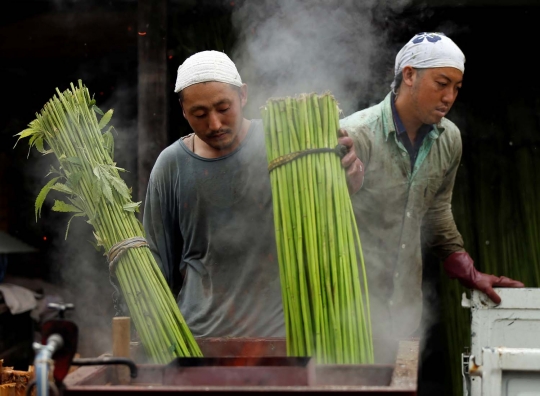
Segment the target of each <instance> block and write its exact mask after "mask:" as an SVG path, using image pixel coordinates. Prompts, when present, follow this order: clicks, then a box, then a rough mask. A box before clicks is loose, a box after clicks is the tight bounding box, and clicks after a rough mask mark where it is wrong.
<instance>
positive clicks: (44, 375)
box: [27, 333, 64, 396]
mask: <svg viewBox="0 0 540 396" xmlns="http://www.w3.org/2000/svg"><path fill="white" fill-rule="evenodd" d="M62 346H64V340H63V339H62V337H61V336H60V335H59V334H56V333H55V334H51V335H50V336H49V338H47V344H46V345H42V344H40V343H38V342H34V344H33V347H34V351H35V352H36V357H35V359H34V369H35V373H36V377H35V381H34V382H35V386H36V391H37V396H49V388H50V387H51V385H54V384H52V383H51V384H49V371H50V368H51V365H52V363H53V362H52V355H54V353H55V352H56V351H57V350H59V349H60V348H62ZM32 385H34V384H32ZM32 387H33V386H28V388H27V394H29V390H30V389H32ZM51 388H52V389H53V392H54V393H57V392H56V391H55V387H54V386H52V387H51Z"/></svg>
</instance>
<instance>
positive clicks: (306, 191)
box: [261, 94, 373, 364]
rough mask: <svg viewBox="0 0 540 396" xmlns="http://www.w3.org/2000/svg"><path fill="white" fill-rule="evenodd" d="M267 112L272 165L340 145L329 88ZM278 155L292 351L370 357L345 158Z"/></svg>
mask: <svg viewBox="0 0 540 396" xmlns="http://www.w3.org/2000/svg"><path fill="white" fill-rule="evenodd" d="M261 113H262V118H263V124H264V129H265V137H266V147H267V157H268V162H269V163H270V164H271V163H272V161H274V160H276V159H279V158H281V159H286V158H287V155H289V154H291V153H295V152H299V151H302V150H310V149H318V148H334V147H336V146H337V144H338V140H337V130H338V128H339V113H338V106H337V103H336V101H335V99H334V97H333V96H332V95H330V94H325V95H321V96H318V95H315V94H310V95H307V94H303V95H299V96H296V97H295V98H290V97H289V98H284V99H269V100H268V101H267V103H266V105H265V106H264V107H263V108H262V109H261ZM283 156H285V157H283ZM282 157H283V158H282ZM289 158H290V156H289ZM277 161H278V162H280V163H281V165H279V166H277V167H276V168H274V169H272V170H271V173H270V179H271V183H272V197H273V206H274V225H275V234H276V241H277V250H278V260H279V265H280V279H281V288H282V297H283V309H284V314H285V324H286V334H287V353H288V354H289V355H292V356H314V357H315V358H316V361H317V362H318V363H338V364H342V363H372V362H373V342H372V334H371V320H370V312H369V298H368V288H367V279H366V273H365V267H364V261H363V256H362V247H361V244H360V237H359V233H358V228H357V225H356V221H355V218H354V214H353V210H352V204H351V199H350V197H349V193H348V189H347V182H346V178H345V172H344V171H343V169H342V167H341V163H340V158H339V157H338V155H336V153H334V152H325V153H309V154H307V155H303V156H300V157H298V158H296V159H294V160H292V161H290V162H286V163H284V162H285V161H281V160H277Z"/></svg>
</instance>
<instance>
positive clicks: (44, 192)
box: [35, 177, 60, 221]
mask: <svg viewBox="0 0 540 396" xmlns="http://www.w3.org/2000/svg"><path fill="white" fill-rule="evenodd" d="M58 179H60V177H53V178H52V179H51V180H49V182H48V183H47V184H45V186H44V187H43V188H42V189H41V191H40V192H39V194H38V196H37V198H36V203H35V209H36V221H37V219H38V217H41V207H42V206H43V202H45V198H47V194H49V191H51V187H52V186H53V185H54V183H56V181H57V180H58Z"/></svg>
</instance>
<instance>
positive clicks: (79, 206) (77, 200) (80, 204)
mask: <svg viewBox="0 0 540 396" xmlns="http://www.w3.org/2000/svg"><path fill="white" fill-rule="evenodd" d="M68 199H69V202H71V203H72V204H73V206H75V207H76V208H77V209H79V211H81V212H84V210H83V208H84V203H83V201H82V199H80V198H71V197H68Z"/></svg>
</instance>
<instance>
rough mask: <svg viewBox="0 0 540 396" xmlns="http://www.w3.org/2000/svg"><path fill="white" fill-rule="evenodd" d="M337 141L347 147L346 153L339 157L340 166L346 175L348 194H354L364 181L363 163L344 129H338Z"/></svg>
mask: <svg viewBox="0 0 540 396" xmlns="http://www.w3.org/2000/svg"><path fill="white" fill-rule="evenodd" d="M338 143H339V144H343V145H344V146H345V147H347V154H345V156H344V157H343V158H342V159H341V166H343V168H345V172H346V175H347V187H348V189H349V194H351V195H352V194H354V193H355V192H357V191H358V190H360V187H362V184H363V183H364V164H362V161H360V159H359V158H358V157H357V156H356V152H355V151H354V143H353V140H352V139H351V138H350V137H349V134H348V133H347V131H346V130H345V129H339V131H338Z"/></svg>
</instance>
